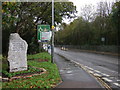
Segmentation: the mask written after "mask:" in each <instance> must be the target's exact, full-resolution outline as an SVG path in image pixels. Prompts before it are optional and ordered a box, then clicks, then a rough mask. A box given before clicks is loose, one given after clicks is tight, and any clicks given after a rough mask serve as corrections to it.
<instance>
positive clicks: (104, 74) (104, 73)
mask: <svg viewBox="0 0 120 90" xmlns="http://www.w3.org/2000/svg"><path fill="white" fill-rule="evenodd" d="M101 74H102V75H104V76H107V77H109V76H110V75H108V74H105V73H101Z"/></svg>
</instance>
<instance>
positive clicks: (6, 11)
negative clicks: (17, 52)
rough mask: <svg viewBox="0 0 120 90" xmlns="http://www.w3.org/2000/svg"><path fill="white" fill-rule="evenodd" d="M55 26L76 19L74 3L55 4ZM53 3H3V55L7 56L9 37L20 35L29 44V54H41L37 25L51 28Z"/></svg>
mask: <svg viewBox="0 0 120 90" xmlns="http://www.w3.org/2000/svg"><path fill="white" fill-rule="evenodd" d="M54 6H55V7H54V8H55V10H54V11H55V26H56V25H57V24H59V23H61V22H62V18H63V17H66V18H74V16H75V15H73V14H74V13H76V6H74V5H73V3H72V2H55V5H54ZM51 20H52V3H51V2H2V53H3V54H5V55H7V52H8V47H9V36H10V34H11V33H18V34H19V35H20V36H21V37H22V38H23V39H24V40H26V41H27V43H28V53H34V52H39V49H38V48H39V43H38V41H37V25H38V24H48V25H50V26H51V24H52V23H51V22H52V21H51Z"/></svg>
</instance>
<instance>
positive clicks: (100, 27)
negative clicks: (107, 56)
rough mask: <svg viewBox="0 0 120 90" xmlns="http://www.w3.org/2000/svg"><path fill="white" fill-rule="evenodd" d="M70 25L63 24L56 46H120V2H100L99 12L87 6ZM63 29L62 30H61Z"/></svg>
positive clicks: (57, 33) (57, 34)
mask: <svg viewBox="0 0 120 90" xmlns="http://www.w3.org/2000/svg"><path fill="white" fill-rule="evenodd" d="M81 11H82V14H81V16H79V17H78V18H77V19H75V20H74V21H73V22H71V23H70V24H65V23H62V24H61V26H60V30H59V31H58V32H56V34H55V44H56V45H119V44H120V42H119V39H118V35H119V34H120V1H119V2H115V3H108V2H100V3H98V4H97V10H96V11H94V7H93V6H92V5H85V7H83V8H82V9H81ZM61 27H62V28H61Z"/></svg>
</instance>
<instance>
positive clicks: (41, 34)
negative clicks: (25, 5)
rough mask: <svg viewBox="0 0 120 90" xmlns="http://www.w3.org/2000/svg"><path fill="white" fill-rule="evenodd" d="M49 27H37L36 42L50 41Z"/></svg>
mask: <svg viewBox="0 0 120 90" xmlns="http://www.w3.org/2000/svg"><path fill="white" fill-rule="evenodd" d="M50 36H51V35H50V25H37V38H38V42H41V40H50Z"/></svg>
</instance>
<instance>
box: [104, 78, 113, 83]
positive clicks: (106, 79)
mask: <svg viewBox="0 0 120 90" xmlns="http://www.w3.org/2000/svg"><path fill="white" fill-rule="evenodd" d="M102 79H104V80H105V81H108V82H112V80H110V79H108V78H105V77H104V78H102Z"/></svg>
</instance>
